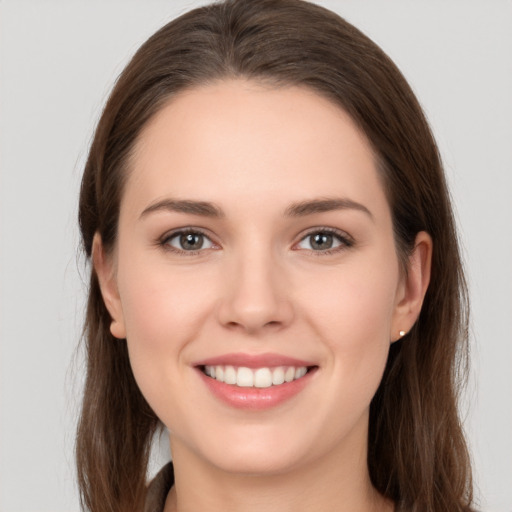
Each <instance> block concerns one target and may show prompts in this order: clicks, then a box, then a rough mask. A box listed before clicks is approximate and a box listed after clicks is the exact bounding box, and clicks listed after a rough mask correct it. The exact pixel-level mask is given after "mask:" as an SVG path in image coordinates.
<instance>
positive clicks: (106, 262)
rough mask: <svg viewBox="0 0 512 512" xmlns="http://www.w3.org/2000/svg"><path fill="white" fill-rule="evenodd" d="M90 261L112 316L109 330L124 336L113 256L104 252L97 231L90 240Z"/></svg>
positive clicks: (116, 334)
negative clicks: (91, 240)
mask: <svg viewBox="0 0 512 512" xmlns="http://www.w3.org/2000/svg"><path fill="white" fill-rule="evenodd" d="M92 261H93V265H94V270H95V272H96V275H97V276H98V282H99V285H100V289H101V295H102V297H103V301H104V302H105V306H106V308H107V310H108V312H109V313H110V316H111V317H112V322H111V324H110V332H111V333H112V336H114V337H115V338H119V339H123V338H126V329H125V325H124V316H123V308H122V306H121V299H120V297H119V291H118V289H117V281H116V272H115V270H116V269H115V264H114V257H113V255H112V254H107V253H106V252H105V249H104V247H103V243H102V241H101V237H100V234H99V233H96V234H95V235H94V239H93V242H92Z"/></svg>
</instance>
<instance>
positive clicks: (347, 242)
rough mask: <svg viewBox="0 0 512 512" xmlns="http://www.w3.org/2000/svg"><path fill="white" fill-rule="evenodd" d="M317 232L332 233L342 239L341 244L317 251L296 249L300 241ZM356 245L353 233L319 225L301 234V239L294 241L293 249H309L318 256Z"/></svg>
mask: <svg viewBox="0 0 512 512" xmlns="http://www.w3.org/2000/svg"><path fill="white" fill-rule="evenodd" d="M316 233H328V234H330V235H333V236H335V237H336V238H337V239H338V240H339V241H340V245H339V246H337V247H333V248H331V249H325V250H323V251H322V250H319V251H315V250H313V249H295V248H296V247H297V245H298V244H299V243H300V242H302V241H303V240H305V239H306V238H307V237H308V236H311V235H314V234H316ZM354 245H355V240H354V238H353V237H352V236H351V235H349V234H348V233H347V232H346V231H342V230H341V229H337V228H332V227H327V226H318V227H314V228H309V229H308V230H307V231H306V232H305V233H302V234H301V235H300V238H299V240H298V241H297V242H295V243H294V245H293V247H292V249H295V250H304V251H309V252H310V253H314V254H315V255H317V256H321V255H325V254H331V253H335V252H339V251H343V250H346V249H348V248H350V247H353V246H354Z"/></svg>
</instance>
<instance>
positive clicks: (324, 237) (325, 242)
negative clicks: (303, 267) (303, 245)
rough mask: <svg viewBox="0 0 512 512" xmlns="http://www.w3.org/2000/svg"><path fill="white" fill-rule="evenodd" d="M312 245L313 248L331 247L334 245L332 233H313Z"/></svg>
mask: <svg viewBox="0 0 512 512" xmlns="http://www.w3.org/2000/svg"><path fill="white" fill-rule="evenodd" d="M312 238H313V240H312V243H311V247H313V249H330V248H331V247H332V235H329V234H327V233H317V234H316V235H313V237H312Z"/></svg>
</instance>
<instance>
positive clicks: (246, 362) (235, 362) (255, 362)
mask: <svg viewBox="0 0 512 512" xmlns="http://www.w3.org/2000/svg"><path fill="white" fill-rule="evenodd" d="M219 365H225V366H238V367H240V366H244V367H246V368H272V367H277V366H295V367H300V366H306V367H307V366H316V365H315V364H314V363H312V362H311V361H305V360H302V359H297V358H295V357H288V356H284V355H281V354H272V353H266V354H243V353H231V354H223V355H220V356H215V357H210V358H208V359H202V360H201V361H198V362H196V363H195V364H194V366H219Z"/></svg>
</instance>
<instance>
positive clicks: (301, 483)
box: [165, 438, 393, 512]
mask: <svg viewBox="0 0 512 512" xmlns="http://www.w3.org/2000/svg"><path fill="white" fill-rule="evenodd" d="M171 446H172V453H173V460H174V473H175V486H174V487H173V488H172V489H171V491H170V493H169V495H168V498H167V501H166V506H165V512H192V511H194V512H196V511H199V510H208V511H209V512H217V511H218V512H220V511H222V512H226V511H229V512H242V511H243V512H261V510H265V512H309V511H313V510H322V511H323V512H334V511H336V512H343V511H350V512H377V511H379V512H392V511H393V504H392V503H391V502H389V501H388V500H386V499H385V498H384V497H383V496H381V495H380V494H379V493H378V492H377V491H376V490H375V488H374V487H373V486H372V484H371V481H370V477H369V473H368V467H367V461H366V439H364V442H363V443H354V444H353V445H349V446H348V447H347V446H345V449H344V450H343V453H339V451H335V452H332V453H330V454H327V455H326V456H325V457H323V458H322V459H321V460H320V459H319V460H314V461H311V462H309V463H308V464H306V465H303V466H301V467H298V466H297V467H294V468H290V469H289V470H286V471H283V472H280V473H272V474H265V475H247V474H238V473H232V472H228V471H224V470H222V469H219V468H217V467H215V466H212V465H211V464H209V463H207V462H205V461H204V460H203V459H200V458H199V457H197V456H196V455H195V454H193V453H191V452H190V451H189V450H188V449H187V448H186V447H185V446H183V445H181V444H179V443H176V442H173V440H172V438H171Z"/></svg>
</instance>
